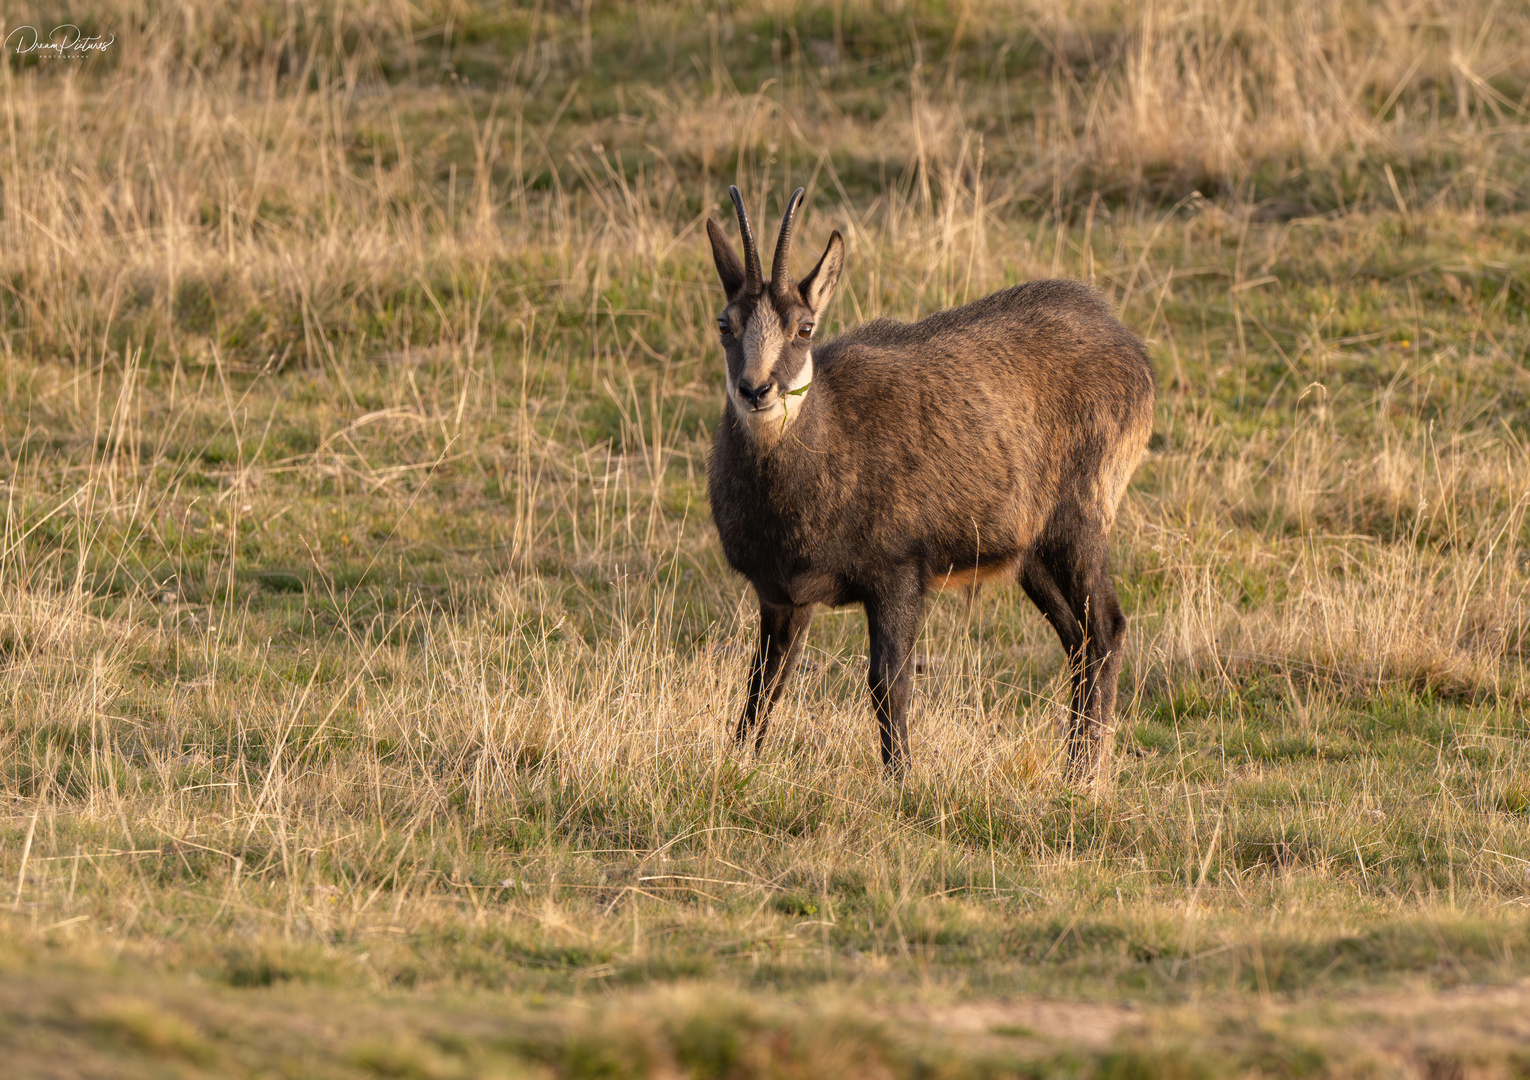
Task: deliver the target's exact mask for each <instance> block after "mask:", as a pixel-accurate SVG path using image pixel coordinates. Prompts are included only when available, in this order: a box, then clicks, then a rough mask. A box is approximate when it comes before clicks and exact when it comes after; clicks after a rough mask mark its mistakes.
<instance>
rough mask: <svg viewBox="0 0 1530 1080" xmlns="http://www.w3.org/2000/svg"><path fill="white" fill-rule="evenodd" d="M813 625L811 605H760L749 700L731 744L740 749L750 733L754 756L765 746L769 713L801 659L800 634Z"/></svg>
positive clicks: (746, 701) (763, 603)
mask: <svg viewBox="0 0 1530 1080" xmlns="http://www.w3.org/2000/svg"><path fill="white" fill-rule="evenodd" d="M812 621H813V608H812V605H811V604H809V605H804V606H802V607H793V606H790V605H786V606H777V605H775V604H767V603H766V602H765V601H764V600H761V601H760V643H759V646H758V647H757V648H756V649H755V653H754V661H753V662H752V663H751V664H750V665H749V696H748V697H747V698H746V699H745V701H744V715H743V716H741V717H739V721H738V729H737V730H736V731H735V732H734V733H733V738H734V741H735V742H738V743H739V744H740V745H742V744H743V743H744V742H745V741H747V740H748V738H749V735H750V733H751V732H753V733H754V749H755V752H756V753H758V752H759V750H760V747H761V746H762V745H764V743H765V728H766V725H767V723H768V722H769V720H770V710H771V709H772V708H774V707H775V704H776V699H777V698H779V697H780V696H781V690H782V689H783V688H784V687H785V686H786V680H787V679H788V678H790V677H791V674H792V669H793V668H795V667H796V666H797V658H798V657H799V656H801V655H802V642H803V632H804V631H805V630H807V628H808V623H810V622H812Z"/></svg>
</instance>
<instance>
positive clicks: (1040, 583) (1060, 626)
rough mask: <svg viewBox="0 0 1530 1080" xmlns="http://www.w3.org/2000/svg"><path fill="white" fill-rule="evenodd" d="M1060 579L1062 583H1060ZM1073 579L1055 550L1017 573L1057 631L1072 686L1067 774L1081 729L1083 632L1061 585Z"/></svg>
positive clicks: (1035, 556) (1036, 555)
mask: <svg viewBox="0 0 1530 1080" xmlns="http://www.w3.org/2000/svg"><path fill="white" fill-rule="evenodd" d="M1059 578H1061V579H1062V583H1059V580H1058V579H1059ZM1072 578H1073V575H1072V574H1071V573H1070V572H1069V570H1068V567H1067V563H1066V562H1065V560H1063V559H1062V558H1061V557H1060V555H1059V553H1058V552H1056V551H1055V550H1038V551H1036V552H1035V553H1033V554H1032V555H1031V557H1030V558H1029V559H1027V560H1026V562H1025V565H1024V566H1023V567H1022V568H1021V570H1020V587H1021V588H1023V589H1024V590H1025V595H1026V596H1029V597H1030V598H1031V603H1033V604H1035V605H1036V607H1037V608H1039V609H1040V611H1041V614H1042V615H1044V616H1045V617H1046V620H1047V622H1048V623H1050V624H1051V626H1052V629H1053V630H1054V631H1056V633H1057V640H1058V641H1059V642H1060V643H1061V644H1062V649H1063V656H1064V658H1065V660H1066V662H1067V665H1068V674H1069V675H1070V676H1071V679H1072V683H1073V692H1072V699H1071V701H1070V702H1069V706H1068V733H1067V742H1068V761H1069V762H1070V772H1071V762H1072V761H1073V758H1074V753H1075V750H1074V743H1075V739H1076V737H1077V735H1078V733H1079V727H1080V724H1079V719H1080V712H1079V708H1080V705H1081V703H1082V700H1083V695H1084V628H1083V626H1082V625H1081V624H1080V623H1079V620H1078V617H1077V616H1075V615H1074V614H1073V605H1072V604H1071V603H1070V602H1069V600H1068V595H1067V593H1065V592H1064V584H1067V585H1070V586H1071V584H1072ZM1069 591H1071V589H1070V590H1069Z"/></svg>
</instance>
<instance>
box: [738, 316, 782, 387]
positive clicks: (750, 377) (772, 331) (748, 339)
mask: <svg viewBox="0 0 1530 1080" xmlns="http://www.w3.org/2000/svg"><path fill="white" fill-rule="evenodd" d="M785 345H786V338H785V337H783V336H782V334H781V320H780V319H778V318H776V313H775V311H774V309H772V308H771V306H770V305H769V304H768V303H766V304H761V305H760V307H759V308H757V309H756V310H755V313H754V317H753V318H752V319H750V320H749V325H748V326H746V327H744V375H743V377H744V379H746V380H747V381H749V382H751V383H753V384H755V385H758V384H759V383H760V382H762V381H763V380H765V379H768V378H770V373H771V372H772V371H774V370H775V368H776V361H777V360H779V359H780V358H781V349H782V348H783V347H784V346H785Z"/></svg>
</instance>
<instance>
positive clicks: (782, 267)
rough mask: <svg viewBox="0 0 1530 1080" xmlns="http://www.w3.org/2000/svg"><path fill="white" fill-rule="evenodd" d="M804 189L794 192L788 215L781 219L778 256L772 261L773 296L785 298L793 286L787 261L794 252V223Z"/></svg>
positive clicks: (771, 282) (788, 207)
mask: <svg viewBox="0 0 1530 1080" xmlns="http://www.w3.org/2000/svg"><path fill="white" fill-rule="evenodd" d="M802 191H803V189H802V188H798V189H797V190H796V191H794V192H792V197H791V199H790V200H789V201H788V202H787V204H786V214H785V216H783V217H782V218H781V235H780V236H779V237H777V238H776V256H775V258H773V259H771V260H770V292H771V295H772V296H785V295H786V289H787V286H788V285H790V284H791V274H790V267H789V266H788V265H787V259H788V257H789V256H790V255H791V251H792V222H793V221H795V220H796V219H797V207H798V206H799V205H801V203H802Z"/></svg>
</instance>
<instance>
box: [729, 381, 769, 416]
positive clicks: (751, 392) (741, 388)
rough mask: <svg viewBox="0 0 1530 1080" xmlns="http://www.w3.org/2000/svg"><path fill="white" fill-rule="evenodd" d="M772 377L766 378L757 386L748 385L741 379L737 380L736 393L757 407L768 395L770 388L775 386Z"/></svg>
mask: <svg viewBox="0 0 1530 1080" xmlns="http://www.w3.org/2000/svg"><path fill="white" fill-rule="evenodd" d="M775 385H776V384H775V380H774V379H766V380H765V381H764V382H762V383H761V384H760V385H759V386H750V385H749V384H748V383H746V382H745V381H744V380H743V379H740V380H739V381H738V393H739V396H740V397H742V398H743V399H744V400H745V401H747V402H749V404H750V406H751V407H753V408H756V409H758V408H759V407H760V402H762V401H764V400H765V399H766V398H767V397H769V396H770V391H771V389H772V388H773V387H774V386H775Z"/></svg>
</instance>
